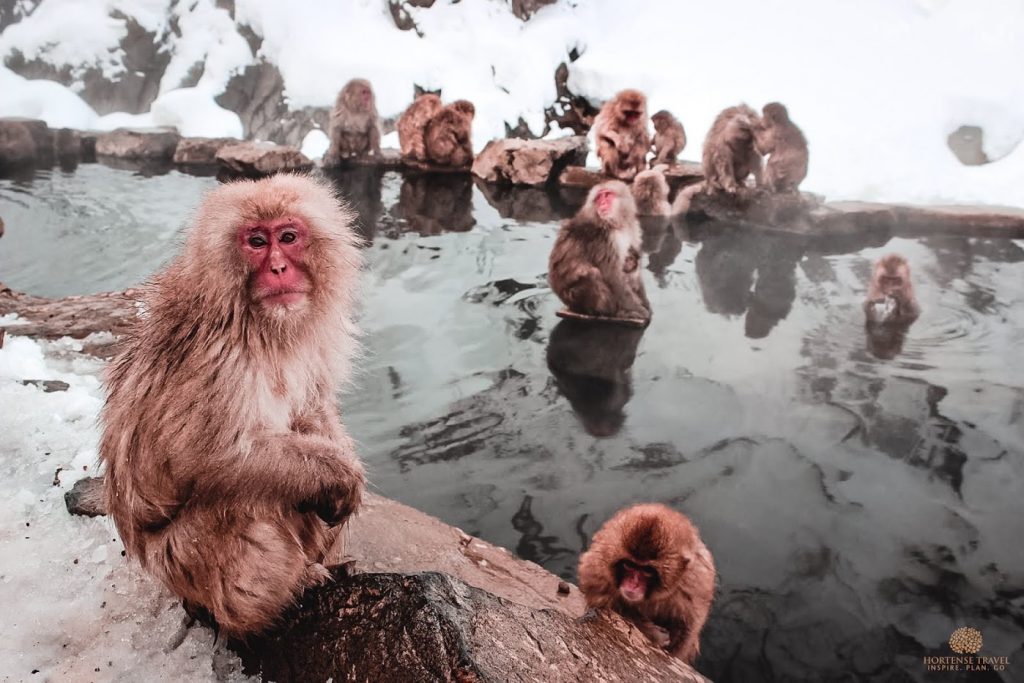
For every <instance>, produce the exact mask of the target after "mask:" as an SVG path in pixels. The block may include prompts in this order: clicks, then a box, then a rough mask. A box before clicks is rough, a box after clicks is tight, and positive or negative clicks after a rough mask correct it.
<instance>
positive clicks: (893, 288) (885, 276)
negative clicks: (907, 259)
mask: <svg viewBox="0 0 1024 683" xmlns="http://www.w3.org/2000/svg"><path fill="white" fill-rule="evenodd" d="M876 277H877V278H878V286H879V288H880V289H881V290H882V292H883V293H885V294H887V295H888V294H892V293H893V292H898V291H900V290H902V289H903V283H904V282H905V281H906V280H905V279H904V277H903V269H902V268H897V269H895V270H886V269H885V268H881V269H879V270H878V272H877V273H876Z"/></svg>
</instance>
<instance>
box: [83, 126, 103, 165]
mask: <svg viewBox="0 0 1024 683" xmlns="http://www.w3.org/2000/svg"><path fill="white" fill-rule="evenodd" d="M99 136H100V133H99V132H98V131H94V130H80V131H78V137H79V139H80V140H81V142H82V163H85V164H94V163H96V140H97V138H99Z"/></svg>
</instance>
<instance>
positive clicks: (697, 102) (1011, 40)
mask: <svg viewBox="0 0 1024 683" xmlns="http://www.w3.org/2000/svg"><path fill="white" fill-rule="evenodd" d="M172 4H173V5H174V7H173V9H169V7H170V5H172ZM234 4H235V8H236V12H235V20H234V21H233V20H232V19H231V17H230V16H229V15H228V13H227V11H226V10H223V9H218V8H216V7H215V4H214V0H196V1H195V2H191V3H170V2H169V1H168V0H132V1H131V2H129V1H128V0H43V3H42V5H41V6H40V7H39V8H38V9H37V10H36V11H35V12H34V13H33V14H32V15H31V16H29V17H27V18H26V19H24V20H22V21H21V22H19V23H17V24H14V25H12V26H10V27H8V29H7V30H6V31H5V32H4V33H3V34H2V35H0V55H8V54H10V53H12V52H13V51H19V52H21V53H22V54H24V55H25V56H26V57H27V58H30V59H31V58H36V57H38V58H42V59H44V60H46V61H49V62H52V63H54V64H57V65H69V66H71V67H72V68H73V69H78V70H79V71H80V70H81V69H82V68H84V67H86V66H96V67H98V68H101V69H102V70H103V72H104V73H105V74H107V75H108V76H110V77H116V75H117V74H118V73H120V72H122V71H123V70H124V65H123V63H122V61H123V54H122V53H121V50H120V49H119V48H118V44H119V41H120V38H121V37H122V35H123V34H124V32H125V26H124V22H123V21H120V20H117V19H113V18H111V17H110V14H111V12H112V11H114V10H117V11H119V12H121V13H123V14H124V15H126V16H130V17H133V18H135V19H136V20H137V21H138V22H139V23H140V24H141V25H142V26H143V27H145V28H146V29H148V30H151V31H154V32H156V33H157V34H161V35H162V34H167V35H169V38H168V41H169V44H170V50H171V62H170V64H169V66H168V68H167V71H166V73H165V75H164V77H163V80H162V81H161V84H160V97H159V98H158V100H157V101H156V103H155V104H154V105H153V108H152V111H150V112H149V113H147V114H142V115H138V116H130V115H127V114H117V113H115V114H110V115H107V116H103V117H100V116H97V115H96V114H95V112H93V111H92V110H91V108H89V106H88V105H86V104H85V103H84V102H82V101H81V100H80V99H79V98H78V97H77V96H76V95H75V94H74V93H73V92H71V91H70V90H68V89H66V88H62V87H60V86H59V85H56V84H52V83H40V82H30V81H26V80H25V79H21V78H19V77H18V76H15V75H14V74H12V73H11V72H10V71H8V70H5V69H2V68H0V91H2V92H3V93H4V95H3V97H2V99H0V115H28V116H39V117H41V118H44V119H46V120H47V121H49V122H50V123H52V124H55V125H72V126H77V127H80V128H113V127H116V126H119V125H124V124H127V123H132V124H136V125H139V124H152V123H155V124H171V125H178V126H179V127H180V128H181V129H182V131H183V132H184V133H185V134H189V135H200V134H202V135H240V134H241V130H242V129H241V124H240V122H239V121H238V117H237V116H236V115H235V114H233V113H231V112H228V111H226V110H224V109H222V108H220V107H219V106H217V105H216V104H215V103H214V102H213V97H214V96H215V95H217V94H218V93H220V92H221V91H222V90H223V88H224V86H225V84H226V83H227V81H228V79H229V78H230V77H231V75H232V74H234V73H236V72H237V71H239V70H240V69H242V68H244V67H245V66H246V65H248V64H250V63H253V62H254V61H255V60H256V59H257V58H262V59H265V60H267V61H270V62H272V63H274V64H276V65H277V66H278V67H279V68H280V70H281V72H282V74H283V76H284V79H285V83H286V94H287V97H288V99H289V103H290V104H291V105H292V106H293V107H296V108H297V107H303V106H307V105H316V106H328V105H330V104H331V103H332V101H333V98H334V95H335V94H336V92H337V90H338V88H339V87H340V86H341V85H342V84H343V83H345V82H346V81H347V80H348V79H350V78H353V77H355V76H362V77H366V78H369V79H370V80H371V81H372V82H373V84H374V87H375V89H376V92H377V101H378V108H379V110H380V112H381V114H382V115H384V116H390V115H396V114H398V113H400V112H401V111H402V110H403V109H404V107H405V106H407V105H408V103H409V100H410V98H411V95H412V92H413V85H414V84H415V85H419V86H422V87H425V88H431V89H436V88H440V89H442V90H443V96H444V97H445V98H446V99H455V98H460V97H464V98H469V99H471V100H473V101H474V102H475V104H476V110H477V120H476V122H475V124H474V137H475V142H476V145H477V147H478V148H480V147H482V146H483V145H484V144H485V143H486V141H487V140H489V139H492V138H495V137H501V136H503V135H504V131H505V124H506V123H510V124H512V125H515V123H516V122H518V121H519V119H520V118H522V119H523V120H524V121H526V122H527V124H529V126H530V127H531V129H533V130H534V131H535V132H537V133H541V132H542V131H543V125H544V123H543V121H544V119H543V111H544V108H545V107H547V106H549V105H550V104H551V103H552V102H553V101H554V99H555V88H554V82H553V73H554V71H555V68H556V67H557V65H558V64H559V63H560V62H563V61H566V59H567V55H568V53H569V52H570V50H573V49H575V50H577V51H578V52H579V53H580V54H581V57H580V58H579V59H578V60H577V61H576V62H574V63H573V64H572V65H571V73H570V81H569V83H570V87H571V88H572V89H573V90H574V91H575V92H577V93H579V94H582V95H586V96H587V97H590V98H594V99H595V100H600V99H604V98H607V97H609V96H611V95H612V94H614V93H615V92H616V91H617V90H619V89H621V88H624V87H630V86H635V87H640V88H642V89H644V90H645V91H646V92H647V93H648V95H649V97H650V108H651V111H655V110H657V109H661V108H667V109H670V110H672V111H673V112H674V113H676V114H677V116H678V117H679V118H680V119H681V120H682V121H683V123H684V125H685V126H686V127H687V130H688V133H689V135H690V143H689V147H688V149H687V150H685V151H684V154H683V156H684V157H687V158H699V148H700V145H701V143H702V139H703V134H704V132H705V131H706V130H707V129H708V128H709V126H710V124H711V121H712V119H713V118H714V116H715V114H716V113H717V112H718V111H720V110H721V109H723V108H724V107H726V106H729V105H732V104H735V103H737V102H740V101H745V102H747V103H749V104H751V105H754V106H757V107H760V106H761V105H763V104H764V103H766V102H768V101H771V100H780V101H782V102H784V103H786V104H787V105H788V106H789V108H790V112H791V114H792V116H793V118H794V120H796V121H797V122H798V123H799V124H800V125H801V126H802V127H803V129H804V131H805V132H806V134H807V137H808V138H809V140H810V143H811V168H810V175H809V177H808V179H807V181H806V183H805V186H804V187H805V188H806V189H808V190H811V191H815V192H820V193H823V194H825V195H827V196H829V197H830V198H836V199H839V198H847V199H849V198H858V199H875V200H891V201H912V202H983V203H990V204H1007V205H1024V183H1021V182H1020V179H1021V178H1022V177H1024V145H1020V144H1019V143H1020V141H1021V139H1022V138H1024V79H1021V78H1019V77H1018V74H1017V71H1018V70H1019V65H1020V64H1022V63H1024V3H1021V2H1019V0H862V1H861V2H842V1H840V0H832V1H823V0H789V1H788V2H785V3H781V2H763V1H762V0H730V1H723V2H715V3H707V2H682V1H676V0H664V1H662V2H656V1H654V0H647V1H646V2H619V1H618V0H591V1H589V2H578V1H572V0H569V1H567V0H561V1H560V2H559V3H557V4H555V5H553V6H549V7H545V8H543V9H542V10H540V12H539V13H538V14H537V15H536V16H534V17H533V18H532V19H531V20H530V21H528V22H526V23H524V22H521V21H520V20H518V19H516V18H515V17H514V16H513V15H512V13H511V11H510V10H509V7H508V4H507V3H506V2H503V1H502V0H475V1H474V2H458V3H455V2H453V0H438V2H437V3H435V6H434V7H432V8H429V9H417V8H410V9H409V11H410V13H411V15H412V18H413V19H414V20H415V22H416V24H417V26H418V28H419V31H420V33H422V36H420V35H417V33H416V32H414V31H399V30H398V29H397V28H395V26H394V22H393V21H392V19H391V17H390V15H389V13H388V10H387V7H386V3H385V2H384V0H347V1H344V0H340V1H338V2H331V3H327V2H321V1H318V0H292V1H291V2H286V3H285V2H278V1H277V0H237V1H236V2H235V3H234ZM172 19H173V20H174V24H175V25H176V27H177V28H176V31H172V30H171V25H172ZM238 25H248V26H250V27H252V29H254V30H255V32H256V33H257V34H258V35H260V36H262V37H263V42H262V45H261V46H260V49H259V54H258V57H257V58H254V57H253V56H252V55H251V53H250V51H249V48H248V46H247V44H246V42H245V40H244V39H243V38H242V37H241V35H240V34H239V32H238V28H237V27H238ZM85 27H87V30H83V28H85ZM198 62H201V63H203V66H204V70H203V75H202V77H201V79H200V80H199V83H198V84H197V85H196V86H195V87H194V88H188V89H184V90H182V89H180V88H179V86H180V85H181V82H182V79H183V77H184V76H185V74H186V73H188V71H189V69H190V68H191V67H192V66H193V65H194V64H196V63H198ZM964 124H971V125H979V126H981V127H983V129H984V131H985V150H986V152H987V154H988V156H989V157H990V158H992V159H999V161H998V162H997V163H993V164H989V165H987V166H984V167H964V166H963V165H961V164H960V163H959V162H958V161H957V159H956V158H955V157H954V156H953V154H952V153H951V152H950V150H949V148H948V147H947V145H946V136H947V135H948V134H949V133H950V132H952V131H953V130H956V129H957V128H958V127H960V126H961V125H964ZM322 146H323V145H322V140H319V139H317V140H315V141H314V144H311V145H310V147H309V149H310V150H311V151H315V150H317V149H319V147H322Z"/></svg>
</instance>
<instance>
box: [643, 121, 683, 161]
mask: <svg viewBox="0 0 1024 683" xmlns="http://www.w3.org/2000/svg"><path fill="white" fill-rule="evenodd" d="M651 122H652V123H654V142H653V147H654V158H653V159H651V168H654V167H655V166H657V165H659V164H674V163H676V157H678V156H679V153H680V152H682V151H683V148H684V147H686V131H685V130H684V129H683V124H681V123H679V120H678V119H677V118H676V117H674V116H672V113H671V112H669V111H668V110H667V109H662V110H661V111H659V112H657V113H656V114H655V115H654V116H652V117H651Z"/></svg>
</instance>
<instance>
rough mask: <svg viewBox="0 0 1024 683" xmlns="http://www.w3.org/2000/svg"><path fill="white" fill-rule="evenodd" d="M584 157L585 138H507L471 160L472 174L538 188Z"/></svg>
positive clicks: (492, 143) (484, 178)
mask: <svg viewBox="0 0 1024 683" xmlns="http://www.w3.org/2000/svg"><path fill="white" fill-rule="evenodd" d="M586 158H587V139H586V138H585V137H583V136H582V135H577V136H573V137H568V138H562V139H559V140H521V139H518V138H507V139H503V140H492V141H491V142H489V143H487V146H486V147H484V150H483V151H482V152H480V154H479V155H478V156H477V158H476V159H475V160H474V161H473V169H472V172H473V175H475V176H477V177H478V178H481V179H483V180H485V181H487V182H491V183H506V184H508V183H511V184H513V185H534V186H538V185H544V184H546V183H547V182H548V181H549V180H553V179H554V178H558V175H559V173H560V172H561V170H562V169H563V168H565V167H567V166H571V165H573V166H578V165H579V164H581V163H584V162H585V161H586Z"/></svg>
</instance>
